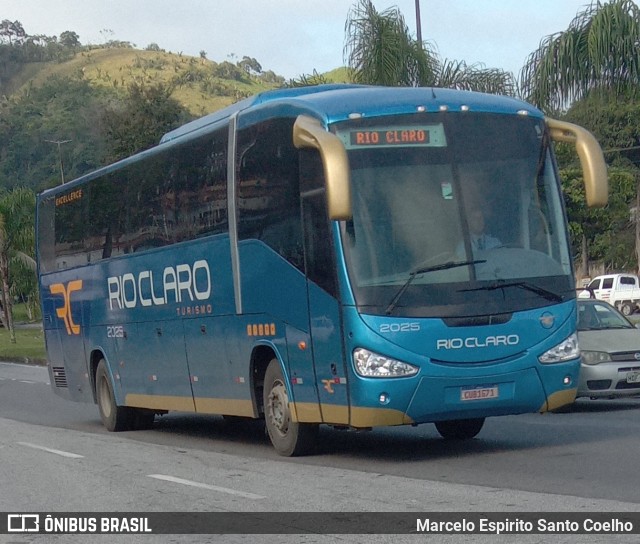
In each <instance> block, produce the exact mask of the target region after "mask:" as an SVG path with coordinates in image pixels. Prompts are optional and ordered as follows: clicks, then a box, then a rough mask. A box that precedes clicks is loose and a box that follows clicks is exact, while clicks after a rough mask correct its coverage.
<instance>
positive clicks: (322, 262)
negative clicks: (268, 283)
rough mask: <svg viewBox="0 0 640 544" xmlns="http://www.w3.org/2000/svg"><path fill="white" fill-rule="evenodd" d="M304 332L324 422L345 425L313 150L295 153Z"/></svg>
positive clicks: (337, 328) (334, 302)
mask: <svg viewBox="0 0 640 544" xmlns="http://www.w3.org/2000/svg"><path fill="white" fill-rule="evenodd" d="M300 172H301V176H300V194H301V206H302V221H303V228H304V247H305V271H306V276H307V298H308V304H309V331H310V335H311V348H312V356H313V362H314V369H315V378H316V387H317V390H318V397H319V400H320V409H321V412H322V420H323V422H324V423H335V424H344V425H347V424H348V423H349V395H348V384H347V372H346V368H345V363H344V360H345V359H344V356H343V344H342V333H341V320H340V304H339V302H338V287H337V277H336V265H335V257H334V250H333V242H332V235H331V230H330V222H329V219H328V215H327V204H326V194H325V190H324V176H323V174H322V163H321V160H320V156H319V154H318V153H317V152H316V151H312V150H303V151H301V152H300Z"/></svg>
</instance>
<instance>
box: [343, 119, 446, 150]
mask: <svg viewBox="0 0 640 544" xmlns="http://www.w3.org/2000/svg"><path fill="white" fill-rule="evenodd" d="M338 136H339V137H341V139H342V141H343V143H344V144H345V147H346V148H347V149H361V148H370V147H445V146H446V145H447V144H446V139H445V135H444V130H443V128H442V125H441V124H437V125H428V126H411V127H398V126H389V127H370V128H363V129H358V130H348V131H345V132H342V133H339V134H338Z"/></svg>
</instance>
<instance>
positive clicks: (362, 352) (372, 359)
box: [353, 348, 420, 378]
mask: <svg viewBox="0 0 640 544" xmlns="http://www.w3.org/2000/svg"><path fill="white" fill-rule="evenodd" d="M353 363H354V365H355V368H356V372H357V373H358V374H360V376H364V377H365V378H399V377H402V376H413V375H414V374H417V373H418V370H420V369H419V368H418V367H417V366H413V365H410V364H409V363H403V362H402V361H397V360H395V359H390V358H389V357H385V356H384V355H379V354H378V353H374V352H373V351H369V350H368V349H364V348H356V349H354V350H353Z"/></svg>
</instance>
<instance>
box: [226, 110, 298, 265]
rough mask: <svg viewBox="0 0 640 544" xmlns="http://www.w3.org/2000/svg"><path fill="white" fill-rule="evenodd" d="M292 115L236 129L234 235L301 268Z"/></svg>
mask: <svg viewBox="0 0 640 544" xmlns="http://www.w3.org/2000/svg"><path fill="white" fill-rule="evenodd" d="M292 127H293V119H272V120H269V121H265V122H264V123H259V124H256V125H251V126H250V127H247V128H245V129H242V130H240V131H239V133H238V155H237V163H238V165H239V168H238V175H237V200H236V203H237V207H238V235H239V238H240V239H241V240H247V239H252V238H253V239H258V240H260V241H261V242H263V243H264V244H266V245H267V246H269V247H270V248H271V249H272V250H274V251H276V252H277V253H278V254H280V255H281V256H282V257H283V258H284V259H286V260H287V261H289V262H290V263H291V264H292V265H293V266H295V267H296V268H298V269H299V270H301V271H302V270H303V268H304V262H303V260H304V259H303V250H302V225H301V221H300V201H299V194H300V191H299V179H298V151H297V149H296V148H295V147H294V146H293V141H292V139H291V133H292Z"/></svg>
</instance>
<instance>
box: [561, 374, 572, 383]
mask: <svg viewBox="0 0 640 544" xmlns="http://www.w3.org/2000/svg"><path fill="white" fill-rule="evenodd" d="M572 381H573V379H572V378H571V376H565V377H564V380H562V383H563V384H564V385H571V382H572Z"/></svg>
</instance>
